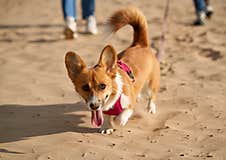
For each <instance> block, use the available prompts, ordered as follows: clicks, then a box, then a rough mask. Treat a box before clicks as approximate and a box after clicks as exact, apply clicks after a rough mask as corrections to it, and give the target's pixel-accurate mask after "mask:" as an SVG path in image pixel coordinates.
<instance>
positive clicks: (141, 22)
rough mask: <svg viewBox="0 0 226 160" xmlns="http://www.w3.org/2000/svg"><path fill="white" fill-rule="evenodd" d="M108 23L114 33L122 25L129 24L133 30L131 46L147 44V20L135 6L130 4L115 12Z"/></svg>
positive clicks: (145, 45) (144, 45)
mask: <svg viewBox="0 0 226 160" xmlns="http://www.w3.org/2000/svg"><path fill="white" fill-rule="evenodd" d="M108 23H109V25H110V26H111V27H112V28H111V29H112V32H113V33H115V32H116V31H117V30H119V29H120V28H122V27H123V26H125V25H127V24H130V25H131V26H132V27H133V30H134V36H133V43H132V46H135V45H140V46H143V47H147V46H148V45H149V42H148V35H147V28H148V27H147V21H146V18H145V16H144V15H143V13H142V12H141V11H140V10H139V9H138V8H136V7H133V6H130V7H127V8H124V9H121V10H119V11H117V12H115V13H114V14H113V15H112V16H111V17H110V19H109V22H108Z"/></svg>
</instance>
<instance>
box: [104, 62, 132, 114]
mask: <svg viewBox="0 0 226 160" xmlns="http://www.w3.org/2000/svg"><path fill="white" fill-rule="evenodd" d="M117 64H118V66H119V67H120V68H121V69H122V70H124V71H125V72H126V73H127V74H128V76H129V77H130V78H131V79H132V81H133V82H135V78H134V75H133V73H132V71H131V69H130V68H129V67H128V66H127V65H126V64H125V63H123V62H122V61H121V60H118V62H117ZM122 111H123V109H122V105H121V95H120V96H119V98H118V100H117V101H116V102H115V104H114V106H113V108H111V109H109V110H107V111H103V113H104V114H107V115H114V116H117V115H119V114H120V113H121V112H122Z"/></svg>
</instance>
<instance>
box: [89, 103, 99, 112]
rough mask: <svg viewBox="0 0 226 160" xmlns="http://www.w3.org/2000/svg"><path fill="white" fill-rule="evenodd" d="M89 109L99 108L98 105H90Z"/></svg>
mask: <svg viewBox="0 0 226 160" xmlns="http://www.w3.org/2000/svg"><path fill="white" fill-rule="evenodd" d="M89 107H90V108H91V109H93V110H97V109H98V108H99V105H98V104H94V103H90V105H89Z"/></svg>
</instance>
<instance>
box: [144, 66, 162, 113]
mask: <svg viewBox="0 0 226 160" xmlns="http://www.w3.org/2000/svg"><path fill="white" fill-rule="evenodd" d="M150 77H151V79H150V81H149V83H148V107H147V109H148V112H149V113H153V114H155V113H156V100H157V94H158V91H159V88H160V70H159V69H157V70H155V71H154V73H152V74H151V76H150Z"/></svg>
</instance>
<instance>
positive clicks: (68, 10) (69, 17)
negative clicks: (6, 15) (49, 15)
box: [62, 0, 98, 39]
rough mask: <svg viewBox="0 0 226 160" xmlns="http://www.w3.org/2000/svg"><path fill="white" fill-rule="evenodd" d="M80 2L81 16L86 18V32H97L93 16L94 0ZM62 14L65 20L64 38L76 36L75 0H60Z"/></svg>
mask: <svg viewBox="0 0 226 160" xmlns="http://www.w3.org/2000/svg"><path fill="white" fill-rule="evenodd" d="M81 2H82V18H83V19H85V20H86V32H87V33H89V34H93V35H95V34H97V33H98V30H97V24H96V19H95V16H94V13H95V0H81ZM62 9H63V16H64V20H65V30H64V35H65V37H66V39H73V38H76V37H77V36H78V35H77V23H76V20H77V14H76V0H62Z"/></svg>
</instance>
